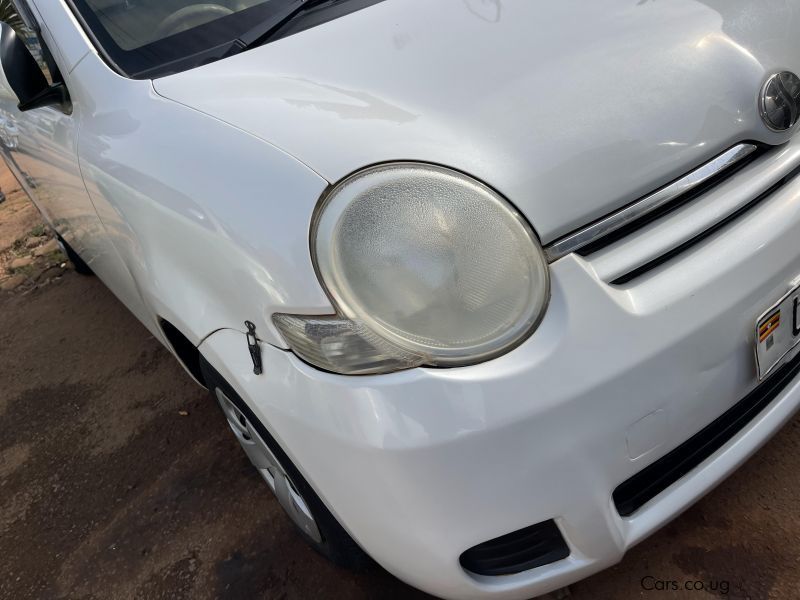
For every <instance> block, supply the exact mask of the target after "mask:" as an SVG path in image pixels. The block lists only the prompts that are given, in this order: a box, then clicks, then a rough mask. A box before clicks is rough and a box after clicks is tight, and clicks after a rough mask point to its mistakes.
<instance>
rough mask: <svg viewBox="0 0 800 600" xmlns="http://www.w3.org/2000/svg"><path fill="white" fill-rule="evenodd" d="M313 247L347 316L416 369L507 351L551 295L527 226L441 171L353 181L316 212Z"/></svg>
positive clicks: (409, 169)
mask: <svg viewBox="0 0 800 600" xmlns="http://www.w3.org/2000/svg"><path fill="white" fill-rule="evenodd" d="M311 245H312V256H313V258H314V261H315V265H316V267H317V270H318V272H319V276H320V278H321V280H322V283H323V284H324V286H325V288H326V290H327V291H328V293H329V295H330V296H331V299H332V301H333V303H334V304H335V306H336V308H337V309H338V311H339V313H340V316H342V317H345V318H347V319H349V320H351V321H353V322H354V323H357V324H358V327H363V328H364V330H363V331H369V332H371V334H374V335H375V336H377V337H376V339H380V340H383V341H384V342H385V344H386V345H388V347H390V348H391V347H394V348H397V349H400V350H401V351H402V353H403V354H404V355H405V359H406V360H407V359H409V357H416V358H414V359H413V360H411V362H417V363H423V364H427V365H433V366H436V365H441V366H454V365H466V364H471V363H475V362H479V361H482V360H487V359H489V358H492V357H494V356H497V355H498V354H501V353H503V352H505V351H508V350H509V349H511V348H512V347H514V346H515V345H517V344H518V343H520V342H521V341H522V340H523V339H525V338H526V337H527V336H528V335H529V334H530V333H531V332H532V331H533V329H534V328H535V327H536V325H537V324H538V322H539V320H540V319H541V317H542V315H543V313H544V310H545V308H546V305H547V302H548V299H549V274H548V270H547V263H546V261H545V258H544V255H543V253H542V250H541V247H540V245H539V243H538V241H537V240H536V238H535V236H534V234H533V232H532V231H531V229H530V227H529V226H528V225H527V223H526V222H525V221H524V220H523V219H522V217H521V216H520V215H519V214H518V213H517V212H516V211H515V210H514V209H513V207H511V206H510V205H509V204H508V203H507V202H506V201H505V200H503V199H502V198H501V197H500V196H498V195H497V194H496V193H495V192H493V191H492V190H491V189H489V188H488V187H486V186H485V185H483V184H481V183H480V182H478V181H475V180H473V179H471V178H469V177H467V176H465V175H463V174H461V173H458V172H456V171H453V170H450V169H446V168H444V167H438V166H433V165H422V164H416V163H396V164H389V165H381V166H377V167H372V168H369V169H366V170H364V171H362V172H360V173H358V174H356V175H354V176H352V177H350V178H348V179H346V180H345V181H343V182H342V183H340V184H338V185H337V186H336V187H335V188H334V189H333V190H331V192H330V194H328V196H327V198H326V199H325V200H324V201H323V203H322V204H321V206H320V207H319V208H318V211H317V215H316V218H315V222H314V226H313V227H312V232H311ZM276 317H277V315H276ZM276 323H277V321H276ZM332 370H337V371H339V372H342V371H341V370H338V369H332Z"/></svg>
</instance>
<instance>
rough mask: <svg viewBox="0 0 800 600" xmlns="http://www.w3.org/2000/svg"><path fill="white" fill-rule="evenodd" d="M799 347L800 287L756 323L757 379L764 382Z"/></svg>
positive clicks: (774, 305) (777, 303) (794, 289)
mask: <svg viewBox="0 0 800 600" xmlns="http://www.w3.org/2000/svg"><path fill="white" fill-rule="evenodd" d="M799 346H800V287H795V288H793V289H792V290H791V291H790V292H789V293H788V294H786V295H785V296H784V297H783V298H781V299H780V300H779V301H778V302H776V303H775V304H773V305H772V308H770V309H769V310H768V311H766V312H765V313H764V314H763V315H762V317H761V318H760V319H759V320H758V321H757V323H756V362H757V363H758V378H759V379H764V377H766V376H767V375H769V373H771V372H772V371H773V370H774V369H775V368H776V367H777V366H778V365H779V364H782V363H784V362H786V360H789V359H790V358H792V356H794V354H796V352H793V350H795V349H796V348H798V347H799Z"/></svg>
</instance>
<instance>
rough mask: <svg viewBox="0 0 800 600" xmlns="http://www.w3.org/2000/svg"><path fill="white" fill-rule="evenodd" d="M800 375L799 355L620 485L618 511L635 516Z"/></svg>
mask: <svg viewBox="0 0 800 600" xmlns="http://www.w3.org/2000/svg"><path fill="white" fill-rule="evenodd" d="M798 374H800V355H798V356H796V357H795V358H794V359H792V360H791V362H789V363H787V364H785V365H784V366H783V367H781V368H780V369H778V370H777V371H776V372H775V373H774V374H773V375H772V376H771V377H770V378H769V379H767V380H766V381H764V382H763V383H761V384H760V385H759V386H758V387H757V388H756V389H755V390H753V391H752V392H750V394H748V395H747V396H746V397H745V398H744V399H743V400H740V401H739V402H738V403H736V404H735V405H734V406H733V407H732V408H730V409H728V410H727V411H726V412H725V413H723V414H722V416H720V417H719V418H717V419H716V420H715V421H712V422H711V423H710V424H709V425H707V426H706V427H704V428H703V429H702V430H701V431H700V432H699V433H696V434H695V435H693V436H692V437H690V438H689V439H688V440H686V441H685V442H684V443H682V444H681V445H680V446H678V447H677V448H675V449H674V450H672V451H671V452H669V453H668V454H666V455H665V456H662V457H661V458H659V459H658V460H657V461H655V462H654V463H652V464H651V465H649V466H648V467H645V468H644V469H643V470H641V471H639V472H638V473H637V474H636V475H634V476H633V477H631V478H630V479H628V480H627V481H625V482H623V483H621V484H620V485H619V486H617V488H616V489H615V490H614V494H613V498H614V505H615V506H616V508H617V512H618V513H619V514H620V515H621V516H623V517H627V516H630V515H632V514H633V513H635V512H636V511H637V510H639V509H640V508H641V507H642V506H644V505H645V504H646V503H647V502H649V501H650V500H652V499H653V498H655V497H656V496H657V495H658V494H660V493H661V492H663V491H664V490H666V489H667V488H668V487H669V486H671V485H672V484H673V483H675V482H677V481H678V480H680V479H681V478H682V477H684V476H685V475H687V474H688V473H689V472H691V471H692V470H693V469H695V468H696V467H697V466H699V465H700V464H701V463H702V462H703V461H705V460H706V459H707V458H708V457H710V456H711V455H712V454H714V453H715V452H716V451H717V450H719V449H720V448H722V446H724V445H725V444H726V443H728V441H730V440H731V439H732V438H733V437H734V436H735V435H736V434H737V433H739V432H740V431H741V430H742V429H744V428H745V427H746V426H747V425H748V424H749V423H750V422H751V421H752V420H753V419H755V418H756V417H757V416H758V415H759V414H760V413H761V412H762V411H763V410H764V409H765V408H767V406H769V405H770V403H772V401H773V400H775V398H777V397H778V395H779V394H780V393H781V392H782V391H783V390H784V389H785V388H786V387H787V386H788V385H789V384H790V383H791V382H792V380H793V379H794V378H795V377H797V375H798Z"/></svg>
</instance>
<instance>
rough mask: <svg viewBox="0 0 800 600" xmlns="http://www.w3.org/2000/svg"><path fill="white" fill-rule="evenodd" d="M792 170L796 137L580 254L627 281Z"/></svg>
mask: <svg viewBox="0 0 800 600" xmlns="http://www.w3.org/2000/svg"><path fill="white" fill-rule="evenodd" d="M798 174H800V139H798V140H797V141H795V142H791V143H788V144H785V145H783V146H780V147H775V148H771V149H769V150H767V151H762V152H760V153H759V154H758V156H756V157H755V158H750V159H749V160H747V161H746V164H744V163H743V164H738V165H736V166H734V167H733V168H731V169H730V170H728V171H727V172H725V173H724V174H721V175H720V177H718V178H715V179H714V180H708V181H707V182H706V183H704V184H703V185H702V186H698V187H696V188H695V189H694V190H692V192H691V193H690V194H687V195H685V196H681V197H680V198H676V199H675V201H674V202H672V203H670V204H669V205H668V206H664V207H662V208H661V209H659V210H658V211H655V212H654V213H651V214H648V215H647V216H646V217H645V218H644V219H642V220H638V221H636V222H634V223H631V224H629V225H628V226H626V228H625V229H622V230H619V231H617V232H614V234H613V237H609V238H604V239H603V240H599V241H598V242H596V243H595V244H593V245H591V246H587V247H585V248H583V249H582V250H581V251H580V254H581V255H583V256H584V257H585V258H586V260H587V261H589V263H590V264H591V266H592V268H593V269H594V271H595V273H596V274H597V276H598V278H599V279H601V280H602V281H604V282H606V283H610V284H612V285H623V284H627V283H629V282H631V281H633V280H634V279H636V278H637V277H640V276H642V275H644V274H645V273H647V272H649V271H651V270H652V269H654V268H656V267H658V266H659V265H662V264H664V263H666V262H667V261H669V260H671V259H673V258H675V257H676V256H678V255H679V254H681V253H683V252H685V251H687V250H688V249H689V248H691V247H693V246H695V245H696V244H698V243H700V242H701V241H703V240H704V239H706V238H708V237H709V236H711V235H713V234H715V233H716V232H718V231H719V230H721V229H722V228H724V227H725V226H726V225H728V224H729V223H731V222H732V221H734V220H735V219H737V218H738V217H740V216H741V215H743V214H744V213H746V212H747V211H749V210H751V209H752V208H754V207H755V206H756V205H758V204H759V203H761V202H763V201H765V200H766V199H768V198H769V197H770V196H771V195H773V194H775V193H776V192H777V191H779V190H780V189H781V188H782V187H783V186H785V185H786V184H787V183H788V182H790V181H791V180H792V179H794V178H795V177H796V176H797V175H798Z"/></svg>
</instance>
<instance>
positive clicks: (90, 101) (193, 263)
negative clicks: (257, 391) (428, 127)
mask: <svg viewBox="0 0 800 600" xmlns="http://www.w3.org/2000/svg"><path fill="white" fill-rule="evenodd" d="M72 79H73V81H74V82H75V84H74V85H73V88H72V89H71V92H72V93H73V95H74V96H75V98H76V101H77V102H80V103H82V104H83V105H84V106H85V107H86V109H85V114H84V118H83V121H82V126H81V132H80V150H79V152H80V161H81V168H82V171H83V175H84V180H85V183H86V186H87V189H88V191H89V194H90V196H91V198H92V200H93V201H94V205H95V207H96V209H97V213H98V214H99V216H100V219H101V221H102V222H103V224H104V226H105V228H106V232H107V234H108V236H109V237H110V239H111V240H112V242H113V244H114V246H115V247H116V248H117V250H118V251H119V253H120V255H121V257H122V260H123V261H124V263H125V266H126V268H127V269H128V270H129V271H130V273H131V276H132V277H133V279H134V281H135V282H136V285H137V287H138V289H139V291H140V292H141V294H142V297H143V298H144V301H145V303H146V304H147V306H148V307H149V312H150V315H149V318H150V321H151V325H152V323H155V322H156V321H157V318H158V317H161V318H165V319H167V320H168V321H170V322H171V323H172V324H173V325H175V326H176V327H177V328H178V329H180V330H181V332H182V333H183V334H184V335H186V336H187V337H188V338H189V339H190V341H192V342H193V343H199V342H200V341H201V340H202V339H203V338H204V336H206V335H207V334H209V333H210V332H212V331H215V330H217V329H221V328H233V329H238V330H243V329H244V321H245V320H250V321H253V322H254V323H255V324H256V327H257V332H258V335H259V337H260V338H261V339H262V340H264V341H266V342H268V343H272V344H274V345H282V344H283V343H282V340H281V339H280V336H279V334H278V333H277V331H276V330H275V329H274V326H273V325H272V322H271V318H270V317H271V315H272V313H273V312H276V311H286V310H289V311H298V312H307V313H318V314H324V313H331V312H332V310H333V309H332V307H331V306H330V303H329V301H328V299H327V297H326V296H325V294H324V292H323V290H322V288H321V286H320V285H319V283H318V282H317V279H316V276H315V274H314V269H313V266H312V264H311V259H310V253H309V250H308V231H309V227H310V219H311V215H312V213H313V209H314V206H315V205H316V202H317V200H318V199H319V197H320V195H321V194H322V192H323V191H324V190H325V189H326V187H327V185H328V182H327V181H325V180H324V179H322V178H320V177H319V176H318V175H316V174H315V173H314V172H313V171H311V170H310V169H308V168H307V167H305V166H304V165H302V164H301V163H299V162H298V161H297V160H295V159H294V158H292V157H290V156H289V155H287V154H285V153H284V152H282V151H280V150H278V149H276V148H274V147H273V146H270V145H269V144H267V143H265V142H264V141H262V140H259V139H257V138H256V137H253V136H251V135H249V134H247V133H245V132H243V131H241V130H238V129H236V128H234V127H231V126H230V125H227V124H225V123H222V122H221V121H218V120H216V119H213V118H211V117H209V116H207V115H204V114H202V113H200V112H197V111H195V110H192V109H189V108H187V107H185V106H182V105H180V104H178V103H175V102H172V101H170V100H167V99H164V98H162V97H160V96H158V95H157V94H156V93H155V92H154V91H153V89H152V85H151V83H150V82H149V81H133V80H129V79H125V78H123V77H120V76H118V75H117V74H115V73H113V72H112V71H111V70H110V69H109V68H108V67H107V65H105V64H104V63H103V62H102V60H101V59H100V58H99V57H98V56H97V55H96V54H94V53H92V54H90V55H89V56H87V57H86V58H85V59H84V60H83V61H81V63H80V64H79V65H78V66H77V67H76V68H75V70H74V71H73V77H72ZM123 300H125V299H124V298H123Z"/></svg>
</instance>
